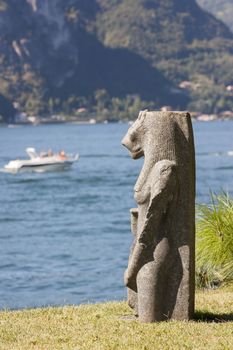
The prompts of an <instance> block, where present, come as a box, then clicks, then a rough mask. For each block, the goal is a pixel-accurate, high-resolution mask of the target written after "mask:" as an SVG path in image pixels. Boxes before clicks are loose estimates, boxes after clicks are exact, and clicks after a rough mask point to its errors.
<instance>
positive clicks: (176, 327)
mask: <svg viewBox="0 0 233 350" xmlns="http://www.w3.org/2000/svg"><path fill="white" fill-rule="evenodd" d="M196 310H197V312H196V319H195V320H194V321H190V322H175V321H170V322H163V323H157V324H156V323H154V324H140V323H138V322H137V321H132V320H130V319H127V318H124V317H123V316H126V315H129V314H131V311H130V309H129V308H128V306H127V305H126V303H125V302H112V303H104V304H95V305H92V304H90V305H81V306H67V307H62V308H44V309H32V310H21V311H2V312H0V349H1V350H11V349H21V350H30V349H40V350H57V349H63V350H68V349H73V350H85V349H88V350H93V349H99V350H102V349H106V350H110V349H124V350H127V349H130V350H146V349H148V350H152V349H153V350H155V349H156V350H157V349H163V350H166V349H169V350H170V349H172V350H175V349H198V350H199V349H208V350H209V349H214V350H217V349H224V350H226V349H229V350H232V349H233V286H231V287H229V288H227V289H219V290H215V291H204V292H201V291H199V292H197V294H196Z"/></svg>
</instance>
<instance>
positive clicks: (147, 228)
mask: <svg viewBox="0 0 233 350" xmlns="http://www.w3.org/2000/svg"><path fill="white" fill-rule="evenodd" d="M122 144H123V145H124V146H125V147H127V148H128V150H129V151H130V153H131V156H132V158H133V159H137V158H140V157H142V156H143V155H144V157H145V160H144V165H143V168H142V170H141V173H140V175H139V178H138V180H137V182H136V185H135V187H134V198H135V200H136V202H137V204H138V208H137V209H131V231H132V233H133V236H134V241H133V245H132V248H131V253H130V257H129V263H128V268H127V270H126V272H125V277H124V278H125V284H126V286H127V287H128V303H129V305H130V307H132V308H133V309H134V310H135V314H138V316H139V320H140V321H142V322H155V321H162V320H167V319H176V320H187V319H190V318H192V317H193V313H194V285H195V281H194V279H195V278H194V250H195V154H194V142H193V132H192V124H191V118H190V115H189V114H188V113H186V112H148V111H142V112H140V113H139V116H138V119H137V120H136V121H135V123H134V124H133V125H132V126H131V127H130V128H129V130H128V132H127V134H126V135H125V137H124V139H123V140H122Z"/></svg>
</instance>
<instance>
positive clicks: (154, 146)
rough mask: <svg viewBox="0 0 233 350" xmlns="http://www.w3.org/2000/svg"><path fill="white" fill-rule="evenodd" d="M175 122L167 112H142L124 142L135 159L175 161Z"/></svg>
mask: <svg viewBox="0 0 233 350" xmlns="http://www.w3.org/2000/svg"><path fill="white" fill-rule="evenodd" d="M174 129H175V120H174V118H172V116H171V115H170V114H169V115H168V113H167V112H166V113H164V112H149V111H147V110H145V111H141V112H140V113H139V116H138V118H137V119H136V121H135V122H134V123H133V125H132V126H131V127H130V128H129V130H128V132H127V133H126V135H125V137H124V138H123V140H122V144H123V146H125V147H126V148H127V149H128V150H129V152H130V155H131V157H132V158H133V159H138V158H140V157H142V156H145V157H147V156H148V154H150V157H153V158H154V160H155V161H159V160H161V159H171V160H173V159H174V154H167V152H170V153H174V152H175V140H174V137H175V132H174Z"/></svg>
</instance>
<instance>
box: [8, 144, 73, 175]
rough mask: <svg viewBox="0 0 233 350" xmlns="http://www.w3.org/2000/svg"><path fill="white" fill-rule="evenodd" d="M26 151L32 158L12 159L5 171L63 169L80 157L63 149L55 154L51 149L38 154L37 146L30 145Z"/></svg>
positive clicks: (39, 171)
mask: <svg viewBox="0 0 233 350" xmlns="http://www.w3.org/2000/svg"><path fill="white" fill-rule="evenodd" d="M26 152H27V154H28V156H29V158H30V159H17V160H11V161H10V162H9V163H8V164H6V165H5V166H4V171H5V172H10V173H13V174H15V173H23V172H38V173H43V172H49V171H62V170H65V169H68V168H69V167H70V166H71V165H72V164H73V163H74V162H76V161H77V160H78V159H79V155H78V154H76V155H69V154H65V152H64V151H61V152H60V153H58V154H53V153H52V152H51V151H48V152H46V153H42V154H40V155H38V154H37V152H36V150H35V148H33V147H28V148H27V149H26Z"/></svg>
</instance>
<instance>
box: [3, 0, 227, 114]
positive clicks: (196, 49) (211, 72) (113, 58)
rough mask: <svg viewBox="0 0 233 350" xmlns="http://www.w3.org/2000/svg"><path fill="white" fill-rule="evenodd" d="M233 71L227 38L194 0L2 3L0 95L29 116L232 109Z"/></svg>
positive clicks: (219, 24)
mask: <svg viewBox="0 0 233 350" xmlns="http://www.w3.org/2000/svg"><path fill="white" fill-rule="evenodd" d="M232 69H233V35H232V33H231V32H230V30H229V29H228V28H227V27H226V26H225V25H224V24H223V23H222V22H219V21H218V20H216V19H215V18H214V17H213V16H212V15H210V14H208V13H207V12H205V11H203V10H201V8H200V7H199V6H198V5H197V4H196V2H195V1H194V0H189V1H186V0H163V1H159V0H85V1H83V0H67V1H62V0H53V1H49V0H40V1H39V0H21V1H18V0H7V1H6V0H0V93H1V94H2V95H3V96H4V97H5V98H7V99H9V100H11V101H12V102H13V101H14V102H16V103H15V105H16V106H17V108H18V109H19V110H20V111H26V112H27V113H29V114H38V113H39V114H52V113H60V112H63V113H65V114H72V113H75V111H76V110H77V109H80V108H83V107H85V108H87V109H90V108H92V106H95V108H96V109H98V108H99V110H103V109H107V108H108V107H110V108H112V109H113V110H114V113H115V114H118V112H120V111H121V110H122V109H124V108H126V109H127V108H128V109H129V108H131V111H133V113H134V109H135V110H138V108H141V106H143V107H146V106H153V108H160V107H161V106H162V105H171V107H172V108H182V109H183V108H189V109H192V110H200V111H202V112H211V111H215V112H216V111H220V110H223V109H230V108H232V104H233V103H232V96H231V95H230V94H229V93H228V92H227V91H226V86H227V85H229V84H232V83H233V77H232V74H231V73H232ZM183 81H188V87H187V86H185V87H184V85H182V84H181V83H182V82H183ZM186 85H187V84H186ZM145 101H148V102H145ZM125 106H126V107H125Z"/></svg>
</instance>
